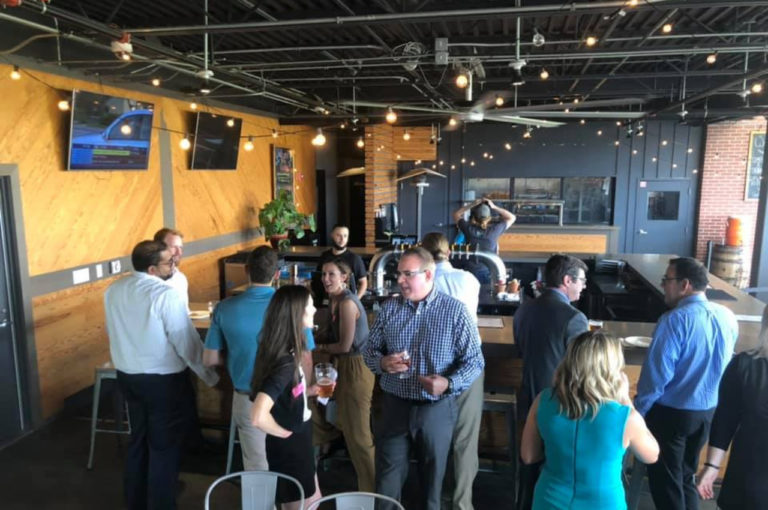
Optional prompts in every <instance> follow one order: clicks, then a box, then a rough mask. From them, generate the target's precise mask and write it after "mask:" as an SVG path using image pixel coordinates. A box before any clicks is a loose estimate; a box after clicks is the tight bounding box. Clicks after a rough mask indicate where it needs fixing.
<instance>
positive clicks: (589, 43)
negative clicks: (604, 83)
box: [584, 35, 597, 47]
mask: <svg viewBox="0 0 768 510" xmlns="http://www.w3.org/2000/svg"><path fill="white" fill-rule="evenodd" d="M584 42H586V43H587V46H589V47H592V46H594V45H595V44H597V37H595V36H593V35H590V36H589V37H587V39H586V40H585V41H584Z"/></svg>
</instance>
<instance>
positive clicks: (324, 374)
mask: <svg viewBox="0 0 768 510" xmlns="http://www.w3.org/2000/svg"><path fill="white" fill-rule="evenodd" d="M338 376H339V373H338V372H337V371H336V369H335V368H334V367H333V365H332V364H330V363H318V364H317V365H315V381H316V382H317V386H318V391H317V396H318V397H321V398H330V397H331V395H333V389H334V388H335V387H336V378H337V377H338Z"/></svg>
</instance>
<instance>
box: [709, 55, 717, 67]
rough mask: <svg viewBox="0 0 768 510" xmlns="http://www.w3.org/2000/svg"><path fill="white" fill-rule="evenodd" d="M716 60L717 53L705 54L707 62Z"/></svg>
mask: <svg viewBox="0 0 768 510" xmlns="http://www.w3.org/2000/svg"><path fill="white" fill-rule="evenodd" d="M715 62H717V53H710V54H709V55H707V64H709V65H712V64H714V63H715Z"/></svg>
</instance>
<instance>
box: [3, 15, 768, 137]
mask: <svg viewBox="0 0 768 510" xmlns="http://www.w3.org/2000/svg"><path fill="white" fill-rule="evenodd" d="M5 1H8V0H5ZM2 3H3V1H2V0H0V4H2ZM208 3H209V5H208V16H207V21H206V16H205V9H206V6H205V3H204V0H193V1H191V2H178V1H169V0H160V1H158V0H128V1H126V0H112V1H109V2H104V1H103V0H53V1H52V2H51V3H50V4H45V3H42V2H40V1H39V0H24V2H23V4H22V6H21V7H13V8H11V7H9V8H6V9H3V10H1V11H0V26H2V27H3V30H2V32H0V44H1V45H2V47H0V55H2V56H3V58H6V59H10V61H12V59H13V58H14V57H16V56H20V57H27V58H35V59H38V60H41V61H43V62H45V63H49V64H52V65H56V64H61V65H63V66H66V67H68V68H70V69H73V70H77V71H80V72H83V73H87V74H89V75H98V76H99V77H100V79H103V80H105V81H107V80H109V81H111V82H114V83H118V84H119V83H124V82H126V81H128V82H141V83H143V84H148V83H149V82H150V81H151V79H152V78H160V79H161V80H162V83H161V85H160V86H161V87H163V88H167V89H171V90H174V91H179V92H182V93H186V94H189V95H190V96H195V97H197V100H201V101H205V100H206V99H205V97H207V98H210V99H216V100H218V101H222V102H225V103H231V104H236V105H242V106H248V107H252V108H256V109H259V110H263V111H268V112H272V113H274V114H275V115H277V116H279V117H280V118H281V119H282V120H283V121H284V122H313V121H317V122H319V123H322V122H329V121H330V120H329V119H331V118H333V119H342V118H345V119H346V118H352V117H353V116H355V117H359V118H360V119H361V120H362V121H363V122H364V121H366V120H368V119H370V120H371V121H376V122H379V121H380V118H381V116H382V115H383V113H384V109H383V108H382V107H370V106H362V105H363V104H365V103H368V102H376V103H382V104H386V105H392V106H393V107H395V108H397V107H398V106H411V107H424V108H434V109H440V110H445V111H455V110H456V109H457V108H460V107H461V106H467V105H468V103H467V101H466V97H465V91H462V90H461V89H459V88H457V87H456V85H455V84H454V79H455V77H456V75H457V73H458V71H459V69H461V68H464V69H471V70H472V71H473V81H474V83H473V94H474V99H476V98H478V97H481V96H482V94H483V93H486V92H490V91H494V92H493V95H495V94H497V93H498V94H499V95H502V96H504V97H505V99H506V105H505V106H510V105H512V104H514V101H515V97H514V96H515V93H516V95H517V98H516V100H517V105H518V106H519V107H523V106H529V105H547V104H549V105H557V104H558V103H559V102H560V101H565V102H566V103H567V102H570V101H572V100H573V99H578V100H579V101H581V102H584V101H585V100H586V101H587V103H588V102H589V101H591V100H605V99H621V98H642V99H645V100H646V101H647V102H646V103H645V104H644V105H642V106H632V107H626V106H622V105H617V106H615V107H614V108H621V109H622V110H628V109H634V110H636V111H637V110H640V109H642V111H645V112H648V113H650V114H662V115H678V116H680V117H681V118H683V117H684V118H685V120H687V121H697V122H698V121H702V120H704V121H707V122H711V121H716V120H721V119H723V118H734V117H739V116H746V115H754V114H756V113H762V112H764V111H766V110H768V107H767V106H766V105H768V99H766V96H768V92H765V93H763V94H758V93H751V94H744V91H745V83H746V90H749V89H750V88H751V86H752V85H753V83H754V82H756V81H762V80H763V78H764V76H765V75H768V64H766V55H767V54H766V44H767V43H768V8H767V7H768V1H711V0H709V1H707V0H702V1H674V0H656V1H653V0H638V1H637V2H636V4H637V5H632V4H634V3H635V2H630V1H604V2H584V1H582V2H559V1H557V0H548V1H547V0H522V1H520V2H517V3H519V4H521V5H519V6H517V3H516V2H514V1H512V2H509V1H507V2H502V1H494V0H480V1H477V0H473V1H470V2H467V1H462V2H459V1H454V0H209V2H208ZM518 20H519V34H520V35H519V45H518V43H517V33H518ZM22 23H24V24H22ZM665 23H671V24H672V30H671V32H669V33H668V34H667V33H663V31H662V26H663V25H664V24H665ZM206 24H207V28H206ZM57 29H58V30H59V31H60V34H63V35H62V37H55V36H54V35H50V36H46V37H36V38H35V39H33V40H30V39H29V38H30V37H34V36H40V35H42V34H46V33H51V34H54V33H55V30H57ZM124 31H125V32H129V33H130V34H131V35H132V43H133V52H134V54H133V58H132V60H130V61H128V62H123V61H120V60H118V59H116V58H115V56H114V55H113V54H112V53H111V51H110V49H109V46H110V43H111V41H112V40H113V39H115V38H117V37H119V36H120V35H121V34H122V32H124ZM206 32H207V33H208V34H209V35H208V39H207V48H208V58H207V69H208V70H210V71H212V72H213V76H212V77H211V78H210V80H209V81H208V84H207V85H206V84H205V82H204V80H203V79H202V78H201V76H202V73H201V71H204V70H205V69H206V59H205V55H206V53H205V51H206V38H205V35H204V34H205V33H206ZM535 33H539V34H541V35H542V36H543V37H544V39H545V42H544V44H543V45H540V46H534V44H533V42H532V39H533V36H534V34H535ZM588 36H594V37H596V38H597V41H598V42H597V44H596V45H595V46H593V47H588V46H587V45H586V43H585V41H586V38H587V37H588ZM441 43H447V46H446V47H445V48H444V50H443V51H442V52H441V51H437V50H436V48H438V46H437V45H439V44H441ZM17 46H20V47H17ZM711 54H716V62H715V63H714V64H709V63H707V56H708V55H711ZM518 55H519V57H518ZM441 59H442V60H441ZM523 60H524V61H525V65H524V66H523V67H522V74H523V77H524V79H525V84H523V85H520V86H518V87H514V86H513V85H512V81H513V77H514V72H515V70H514V67H513V66H511V65H510V64H511V63H513V62H520V61H523ZM543 69H546V70H547V71H548V73H549V78H548V79H547V80H542V79H541V77H540V73H541V71H542V70H543ZM201 88H210V89H211V92H210V94H209V95H208V96H201V95H200V92H199V90H200V89H201ZM353 97H354V99H355V103H354V105H353V102H352V100H353ZM486 97H491V94H490V93H489V94H486ZM353 109H354V110H355V112H353ZM560 109H562V108H560ZM603 110H605V109H603ZM683 111H686V112H688V114H687V115H681V112H683ZM400 113H401V116H400V121H401V122H406V123H408V122H412V123H424V122H425V121H426V122H429V121H432V120H437V119H440V118H441V116H440V115H436V114H434V113H429V112H426V111H424V112H422V111H403V110H401V112H400ZM445 116H447V114H446V115H445ZM445 116H442V120H445Z"/></svg>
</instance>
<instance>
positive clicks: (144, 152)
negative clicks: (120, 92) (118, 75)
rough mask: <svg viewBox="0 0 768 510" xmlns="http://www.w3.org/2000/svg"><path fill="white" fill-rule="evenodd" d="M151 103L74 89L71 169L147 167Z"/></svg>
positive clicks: (139, 168)
mask: <svg viewBox="0 0 768 510" xmlns="http://www.w3.org/2000/svg"><path fill="white" fill-rule="evenodd" d="M152 110H153V105H152V104H151V103H144V102H142V101H136V100H134V99H128V98H124V97H115V96H107V95H104V94H95V93H93V92H84V91H81V90H75V91H74V92H73V94H72V126H71V128H70V138H69V139H70V143H69V167H68V168H69V169H70V170H146V169H147V168H148V164H149V146H150V138H151V135H152V113H153V112H152Z"/></svg>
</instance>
